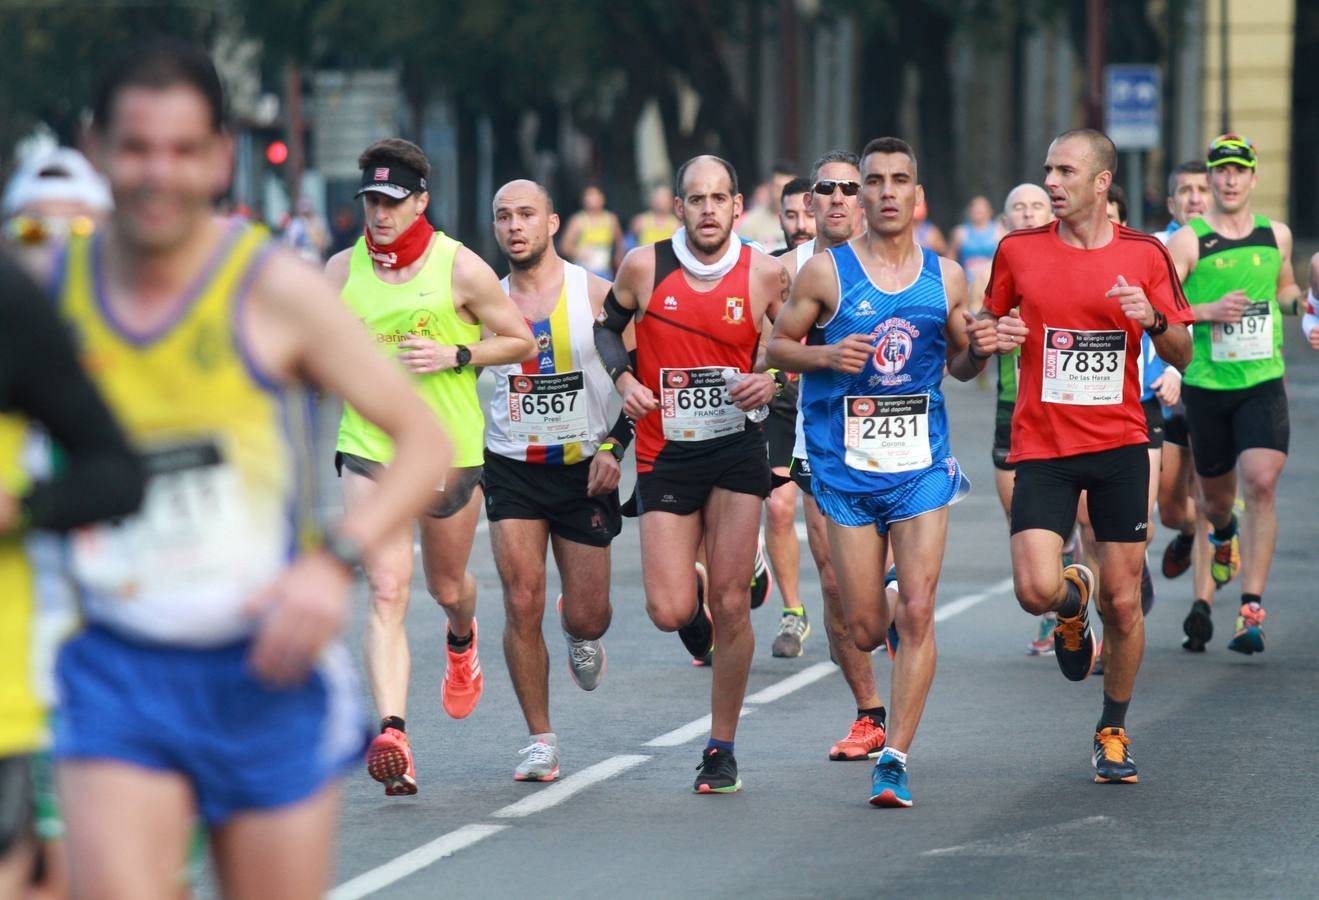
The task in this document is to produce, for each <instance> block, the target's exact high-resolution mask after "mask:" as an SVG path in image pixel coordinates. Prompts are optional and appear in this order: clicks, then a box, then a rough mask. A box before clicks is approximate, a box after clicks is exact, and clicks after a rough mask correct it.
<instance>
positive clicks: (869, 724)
mask: <svg viewBox="0 0 1319 900" xmlns="http://www.w3.org/2000/svg"><path fill="white" fill-rule="evenodd" d="M885 737H886V735H885V733H884V726H883V725H880V724H879V723H877V722H876V721H875V720H874V719H872V718H870V716H861V717H860V718H858V719H857V720H856V721H855V722H853V723H852V729H851V730H850V731H849V732H847V737H845V738H843V739H842V740H841V741H839V742H838V743H836V744H834V745H833V746H832V747H830V748H829V758H830V759H833V760H838V761H842V760H855V759H874V758H875V757H876V756H879V753H880V751H881V750H883V749H884V739H885Z"/></svg>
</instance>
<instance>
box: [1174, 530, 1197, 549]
mask: <svg viewBox="0 0 1319 900" xmlns="http://www.w3.org/2000/svg"><path fill="white" fill-rule="evenodd" d="M1173 540H1174V541H1176V542H1177V546H1179V547H1181V548H1182V549H1183V550H1188V549H1190V547H1191V545H1192V544H1194V543H1195V534H1193V533H1192V534H1182V533H1181V532H1180V531H1179V532H1177V537H1175V538H1173Z"/></svg>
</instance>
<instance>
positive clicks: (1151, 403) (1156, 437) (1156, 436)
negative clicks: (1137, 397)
mask: <svg viewBox="0 0 1319 900" xmlns="http://www.w3.org/2000/svg"><path fill="white" fill-rule="evenodd" d="M1140 408H1141V409H1143V410H1144V411H1145V430H1146V433H1147V434H1148V435H1149V439H1150V442H1149V445H1148V446H1149V449H1151V450H1158V449H1159V448H1160V447H1162V446H1163V440H1164V436H1165V435H1164V422H1163V406H1162V405H1160V404H1159V398H1158V397H1151V398H1150V399H1148V400H1142V401H1140Z"/></svg>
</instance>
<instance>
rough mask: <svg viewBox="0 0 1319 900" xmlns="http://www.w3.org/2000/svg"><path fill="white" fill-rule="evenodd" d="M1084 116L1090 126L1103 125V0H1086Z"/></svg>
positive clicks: (1097, 126) (1099, 126) (1100, 127)
mask: <svg viewBox="0 0 1319 900" xmlns="http://www.w3.org/2000/svg"><path fill="white" fill-rule="evenodd" d="M1085 31H1086V42H1085V45H1086V53H1085V55H1086V66H1085V69H1086V92H1085V93H1086V97H1085V118H1086V125H1087V126H1088V127H1090V128H1099V129H1102V128H1103V127H1104V0H1086V4H1085Z"/></svg>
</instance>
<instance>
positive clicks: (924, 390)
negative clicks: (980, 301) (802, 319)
mask: <svg viewBox="0 0 1319 900" xmlns="http://www.w3.org/2000/svg"><path fill="white" fill-rule="evenodd" d="M921 253H922V257H923V259H922V263H921V270H920V274H919V275H917V276H916V279H915V280H914V281H913V282H912V283H911V284H910V285H908V286H907V287H905V288H903V289H902V290H901V291H898V292H897V293H892V294H891V293H888V292H886V291H882V290H880V289H879V288H878V287H876V286H875V283H874V282H873V281H871V280H870V276H868V275H867V274H866V271H865V269H863V268H862V266H861V261H860V260H859V259H857V256H856V253H855V252H854V251H853V250H852V247H851V245H850V244H843V245H842V246H839V247H834V248H831V249H830V250H829V254H830V256H831V258H832V259H833V262H834V267H835V270H836V271H837V273H838V286H839V303H838V309H837V311H836V312H835V313H834V315H833V317H832V318H831V319H830V320H829V321H828V322H827V323H826V324H824V325H823V326H821V325H816V326H814V327H813V328H812V329H811V332H810V335H809V336H808V338H807V340H808V343H811V344H833V343H836V342H838V341H841V340H842V339H843V338H845V337H846V336H847V335H849V334H869V335H871V339H872V346H873V347H874V348H875V350H874V353H873V354H872V355H871V358H870V359H869V360H868V361H867V362H866V365H865V368H863V369H862V370H861V372H859V373H858V374H856V375H847V374H844V373H842V372H837V371H834V370H833V369H819V370H817V371H814V372H807V373H805V374H804V375H803V376H802V379H801V385H802V387H801V404H802V416H803V419H804V423H805V433H806V452H807V457H808V459H809V460H810V464H811V472H812V475H813V477H814V478H816V479H818V480H819V481H821V482H823V483H824V484H825V485H827V486H828V487H830V488H832V489H833V490H835V491H843V492H848V493H869V492H874V491H883V490H886V489H888V488H891V487H894V486H896V485H899V484H902V483H903V482H905V481H907V480H909V479H910V478H912V477H914V476H916V475H918V474H919V473H921V472H924V471H926V470H927V469H929V468H930V467H931V466H932V465H935V464H945V465H953V466H955V465H956V463H955V462H954V461H953V460H952V456H951V453H950V450H949V444H948V413H947V409H946V407H945V404H944V395H943V391H942V390H940V384H941V382H942V381H943V370H944V361H945V356H946V350H947V348H946V344H947V342H946V340H945V338H944V326H945V324H946V322H947V318H948V298H947V295H946V294H945V293H944V286H943V274H942V272H941V271H940V269H939V257H938V256H937V255H936V254H935V253H934V252H933V251H931V250H925V249H923V250H922V251H921Z"/></svg>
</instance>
